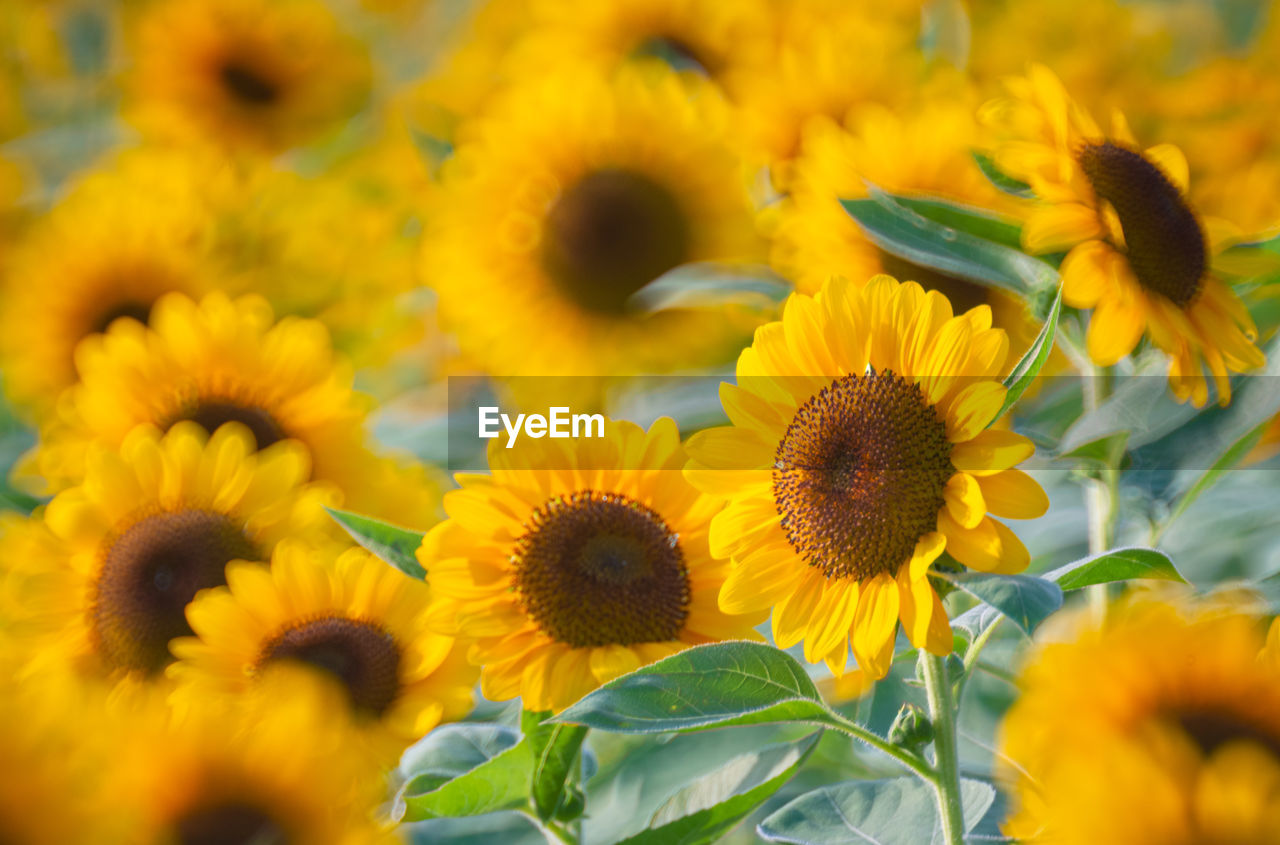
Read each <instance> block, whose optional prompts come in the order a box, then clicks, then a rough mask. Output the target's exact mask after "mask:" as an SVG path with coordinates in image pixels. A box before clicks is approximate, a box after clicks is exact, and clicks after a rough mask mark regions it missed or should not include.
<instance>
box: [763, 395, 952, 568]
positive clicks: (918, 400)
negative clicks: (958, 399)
mask: <svg viewBox="0 0 1280 845" xmlns="http://www.w3.org/2000/svg"><path fill="white" fill-rule="evenodd" d="M954 474H955V467H953V466H952V465H951V444H950V442H948V440H947V429H946V426H945V425H944V424H943V422H942V420H941V419H939V417H938V414H937V412H936V411H935V410H934V409H933V407H932V406H931V405H929V404H928V403H926V402H925V399H924V394H922V393H921V392H920V388H919V387H918V386H917V385H916V384H915V383H914V382H910V381H907V380H906V379H903V378H901V377H900V376H898V375H897V374H896V373H892V372H889V371H887V370H886V371H884V372H881V373H878V374H877V373H868V374H867V375H848V376H845V377H843V378H841V379H838V380H837V381H833V382H832V383H831V384H829V385H827V386H826V387H824V388H823V389H822V390H821V391H819V392H818V393H817V394H816V395H815V396H813V398H811V399H809V401H807V402H805V403H804V405H802V406H801V407H800V410H798V411H797V412H796V415H795V417H794V418H793V419H792V421H791V425H790V426H788V427H787V433H786V435H785V436H784V437H783V438H782V442H781V443H780V444H779V445H778V451H777V454H776V455H775V459H774V470H773V495H774V501H776V502H777V503H778V513H779V514H780V515H781V516H782V529H783V531H785V532H786V535H787V538H788V539H789V540H790V541H791V545H792V547H794V548H795V550H796V551H797V552H798V553H799V554H800V555H801V556H802V557H804V559H805V560H806V561H807V562H808V564H809V565H810V566H813V567H816V568H818V569H820V570H822V573H823V574H824V575H826V576H827V577H828V578H843V577H852V578H857V579H859V580H861V579H865V578H870V577H872V576H874V575H877V574H879V573H882V572H886V573H889V574H891V575H892V574H896V573H897V571H898V567H899V566H901V565H902V564H903V563H906V562H907V561H908V560H909V559H910V558H911V553H912V551H913V550H914V549H915V545H916V541H918V540H919V539H920V538H921V537H922V536H924V535H925V534H927V533H929V532H930V531H934V530H935V529H936V528H937V524H938V511H939V510H940V509H941V508H942V506H943V498H942V491H943V488H945V487H946V484H947V479H949V478H950V477H951V476H952V475H954Z"/></svg>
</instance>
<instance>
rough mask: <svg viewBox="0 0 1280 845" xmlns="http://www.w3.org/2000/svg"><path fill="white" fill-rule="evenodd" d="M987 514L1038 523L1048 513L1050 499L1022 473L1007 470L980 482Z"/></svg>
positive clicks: (1033, 480) (984, 478)
mask: <svg viewBox="0 0 1280 845" xmlns="http://www.w3.org/2000/svg"><path fill="white" fill-rule="evenodd" d="M978 486H979V487H981V488H982V498H983V500H984V501H985V502H986V503H987V510H988V511H989V512H991V513H992V514H994V515H995V516H1003V517H1005V518H1007V519H1035V518H1036V517H1040V516H1044V514H1045V512H1046V511H1048V510H1049V497H1048V495H1046V494H1045V492H1044V488H1043V487H1041V486H1040V485H1039V483H1037V482H1036V480H1035V479H1034V478H1032V477H1031V476H1029V475H1027V474H1026V473H1025V472H1023V471H1022V470H1018V469H1007V470H1005V471H1004V472H998V473H996V474H995V475H988V476H984V477H982V478H979V479H978Z"/></svg>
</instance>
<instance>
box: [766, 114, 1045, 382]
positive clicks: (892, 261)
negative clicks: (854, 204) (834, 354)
mask: <svg viewBox="0 0 1280 845" xmlns="http://www.w3.org/2000/svg"><path fill="white" fill-rule="evenodd" d="M951 93H952V95H953V96H951V97H948V98H946V99H944V98H943V97H941V96H937V97H932V98H929V100H928V101H927V102H925V103H924V104H922V105H921V106H920V107H918V108H916V109H913V110H911V111H909V112H907V113H906V114H902V113H895V112H894V111H892V110H890V109H889V108H887V107H886V106H883V105H880V104H878V103H870V104H867V105H864V106H860V107H855V108H854V109H852V110H850V112H849V114H848V117H847V118H846V122H845V126H844V127H843V128H842V127H841V126H839V125H838V124H836V123H835V122H834V121H831V120H829V119H827V118H826V117H821V118H819V119H815V120H814V121H812V122H811V123H810V124H809V126H808V129H807V131H806V133H805V136H804V139H803V141H802V144H801V152H800V154H799V155H798V156H797V157H796V159H795V162H794V165H793V169H792V179H791V181H790V182H789V186H788V194H787V196H786V197H784V198H783V199H782V200H781V201H780V202H778V203H776V204H775V205H773V206H771V207H769V208H768V209H766V210H765V212H764V213H763V215H762V222H763V224H764V227H765V229H766V231H767V232H768V234H769V235H770V241H771V259H772V263H773V266H774V269H776V270H777V271H778V272H779V273H780V274H782V275H783V276H785V277H787V278H788V279H790V280H791V281H792V282H793V283H794V284H795V286H796V289H797V290H799V291H801V292H802V293H810V294H811V293H815V292H816V291H817V290H818V289H819V288H820V287H822V284H823V282H825V281H826V280H827V279H829V278H831V277H832V276H833V275H843V276H847V277H848V278H849V279H852V280H861V279H869V278H871V277H872V276H875V275H877V274H879V273H888V274H889V275H892V276H896V277H899V278H907V279H912V280H914V281H916V282H919V283H920V284H922V285H924V286H925V288H927V289H929V290H936V291H939V292H940V293H942V294H944V295H945V296H946V297H947V299H949V300H950V301H951V303H952V305H953V306H954V307H955V308H957V309H960V310H968V309H969V308H971V307H973V306H975V305H982V304H986V305H989V306H991V310H992V313H993V315H994V321H995V325H996V326H998V327H999V328H1002V329H1004V330H1005V331H1007V332H1008V333H1009V335H1010V347H1011V350H1012V354H1011V355H1010V364H1011V365H1012V362H1014V361H1017V360H1018V358H1019V357H1021V355H1022V353H1024V352H1025V351H1026V350H1027V349H1028V348H1029V347H1030V346H1031V344H1032V342H1033V341H1034V340H1035V338H1036V335H1037V333H1038V332H1039V326H1038V325H1037V324H1036V321H1035V320H1034V319H1033V318H1032V317H1031V315H1030V314H1028V313H1027V309H1026V306H1025V305H1023V304H1022V303H1020V302H1019V301H1018V300H1016V299H1015V298H1013V297H1011V296H1009V295H1007V294H1004V293H1001V292H1000V291H997V290H994V289H992V288H990V287H985V286H982V285H979V284H976V283H974V282H970V281H968V280H966V279H960V278H955V277H952V276H947V275H945V274H943V273H941V272H938V271H935V270H930V269H927V268H924V267H918V266H916V265H913V264H910V263H909V262H907V261H905V260H903V259H901V258H898V257H897V256H894V255H890V254H889V253H886V252H884V251H883V250H881V249H880V248H879V247H877V246H876V245H875V244H874V243H872V242H871V241H870V240H869V239H868V238H867V237H866V236H865V235H864V234H863V232H862V229H861V227H859V226H858V224H857V223H855V222H854V221H853V218H851V217H850V216H849V214H848V213H847V212H846V211H845V210H844V208H843V207H842V206H841V205H840V202H839V200H841V199H860V198H863V197H866V196H867V183H868V182H869V183H871V184H872V185H875V186H876V187H879V188H881V189H883V190H885V191H888V192H889V193H892V194H898V195H907V196H920V197H924V198H928V197H940V198H942V199H944V200H948V201H951V202H956V203H960V204H963V205H969V206H974V207H977V208H985V209H991V210H997V211H1000V212H1006V213H1012V212H1015V211H1017V209H1016V207H1015V206H1013V205H1012V203H1011V201H1010V200H1009V198H1008V196H1007V195H1005V194H1002V193H1001V192H1000V191H999V190H997V189H996V188H995V186H993V185H992V184H991V182H990V180H988V179H987V178H986V177H985V176H984V175H983V174H982V173H981V171H979V169H978V167H977V164H976V163H975V162H974V160H973V156H972V155H971V154H970V150H971V149H972V148H973V147H974V146H976V145H977V144H978V140H979V137H980V132H979V130H978V126H977V123H976V121H975V120H974V117H973V110H972V108H971V107H970V105H969V104H968V102H966V100H967V99H968V98H967V96H966V93H965V92H964V91H959V92H955V91H953V92H951Z"/></svg>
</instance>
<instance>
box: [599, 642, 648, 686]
mask: <svg viewBox="0 0 1280 845" xmlns="http://www.w3.org/2000/svg"><path fill="white" fill-rule="evenodd" d="M641 665H642V663H641V660H640V655H638V654H636V653H635V651H634V650H633V649H631V648H628V647H627V646H624V645H606V646H600V647H598V648H593V649H591V656H590V666H591V674H592V675H594V676H595V679H596V680H597V681H599V682H600V683H602V684H607V683H608V682H609V681H612V680H613V679H614V678H616V677H618V676H619V675H625V674H627V673H628V672H631V671H633V670H635V669H639V668H640V666H641Z"/></svg>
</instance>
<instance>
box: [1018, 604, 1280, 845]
mask: <svg viewBox="0 0 1280 845" xmlns="http://www.w3.org/2000/svg"><path fill="white" fill-rule="evenodd" d="M1060 625H1061V626H1062V627H1064V628H1066V629H1068V631H1067V633H1066V635H1065V636H1061V637H1057V638H1055V640H1054V641H1052V642H1049V643H1046V644H1044V645H1043V646H1042V647H1041V648H1040V649H1039V650H1038V651H1037V653H1036V654H1035V655H1034V656H1033V657H1032V659H1031V662H1030V663H1029V664H1028V665H1027V666H1026V668H1025V669H1024V670H1023V671H1022V674H1021V678H1020V685H1021V686H1022V689H1023V693H1022V696H1021V697H1020V698H1019V699H1018V701H1017V702H1015V703H1014V705H1013V707H1012V709H1010V710H1009V712H1008V714H1007V715H1006V717H1005V720H1004V723H1003V725H1002V726H1001V728H1000V733H999V753H998V755H997V760H998V761H1005V762H1004V763H1003V764H1002V769H1003V772H1002V774H1003V777H1004V779H1005V780H1006V782H1007V783H1008V784H1009V788H1010V790H1011V793H1012V798H1013V805H1014V811H1013V814H1012V816H1011V817H1010V819H1009V821H1008V822H1007V823H1006V833H1008V834H1010V835H1012V836H1014V837H1015V838H1017V839H1018V840H1019V841H1025V842H1035V843H1045V845H1111V843H1115V845H1122V843H1123V845H1200V844H1201V843H1209V842H1212V843H1232V845H1266V843H1271V842H1275V841H1276V840H1275V837H1276V833H1277V831H1280V672H1277V671H1276V667H1275V665H1274V664H1267V663H1265V662H1262V661H1260V660H1259V659H1258V652H1259V649H1260V648H1262V646H1263V631H1264V627H1263V621H1262V620H1261V619H1259V618H1258V617H1256V616H1252V615H1249V614H1247V613H1246V612H1244V611H1241V610H1239V609H1237V610H1236V611H1235V612H1229V611H1224V610H1223V609H1222V608H1217V609H1213V610H1207V609H1204V608H1199V607H1195V606H1187V605H1186V603H1185V602H1181V601H1179V602H1177V603H1176V604H1166V603H1163V602H1161V601H1157V600H1154V599H1153V598H1152V597H1150V596H1142V597H1140V598H1137V599H1132V600H1130V601H1128V602H1126V603H1124V604H1123V605H1120V606H1115V607H1113V608H1112V609H1111V610H1110V611H1109V612H1108V614H1107V617H1106V622H1105V623H1104V624H1103V625H1102V626H1101V627H1099V626H1098V624H1097V623H1096V621H1095V620H1094V619H1093V618H1092V617H1091V616H1089V615H1087V614H1077V615H1076V616H1075V618H1074V619H1073V620H1071V622H1070V623H1068V622H1067V621H1066V620H1063V621H1062V622H1060Z"/></svg>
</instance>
